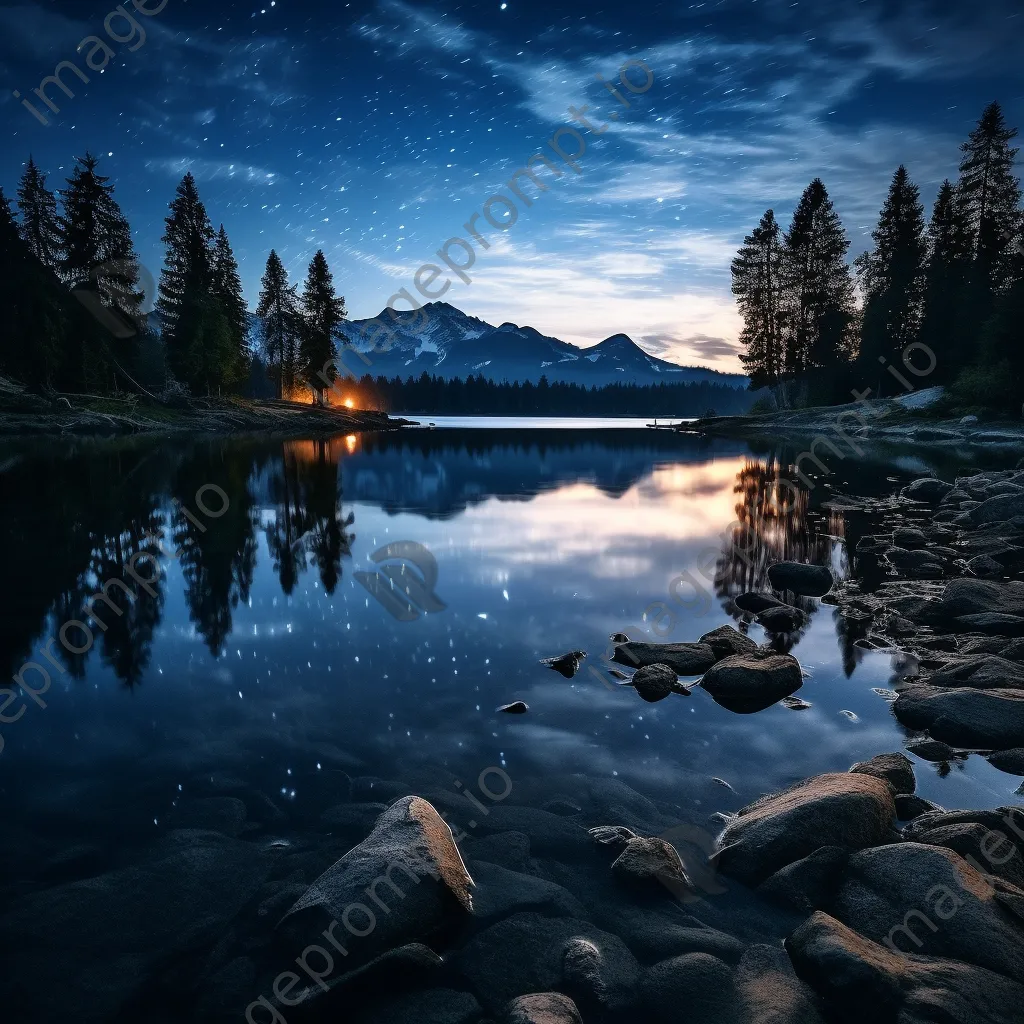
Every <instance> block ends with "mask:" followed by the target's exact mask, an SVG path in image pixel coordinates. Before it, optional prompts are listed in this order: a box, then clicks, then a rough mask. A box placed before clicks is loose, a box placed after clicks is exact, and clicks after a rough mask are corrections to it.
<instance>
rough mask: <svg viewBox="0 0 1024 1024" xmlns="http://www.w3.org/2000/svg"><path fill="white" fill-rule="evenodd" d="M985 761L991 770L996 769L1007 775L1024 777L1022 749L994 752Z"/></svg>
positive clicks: (1023, 752) (1015, 748)
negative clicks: (990, 766)
mask: <svg viewBox="0 0 1024 1024" xmlns="http://www.w3.org/2000/svg"><path fill="white" fill-rule="evenodd" d="M986 760H987V761H988V763H989V764H990V765H992V767H993V768H998V769H999V770H1000V771H1001V772H1006V773H1007V775H1024V747H1014V748H1013V749H1012V750H997V751H994V752H993V753H991V754H989V755H988V756H987V757H986Z"/></svg>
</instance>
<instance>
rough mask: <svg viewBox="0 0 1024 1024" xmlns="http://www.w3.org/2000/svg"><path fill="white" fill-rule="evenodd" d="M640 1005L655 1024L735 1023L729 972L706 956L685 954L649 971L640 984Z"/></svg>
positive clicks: (735, 1004)
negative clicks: (680, 1022) (680, 1023)
mask: <svg viewBox="0 0 1024 1024" xmlns="http://www.w3.org/2000/svg"><path fill="white" fill-rule="evenodd" d="M640 997H641V1001H642V1005H643V1006H644V1008H645V1009H646V1010H647V1012H648V1013H649V1014H650V1018H646V1017H645V1016H643V1015H641V1016H639V1017H638V1018H636V1019H641V1020H643V1019H650V1020H652V1021H654V1022H657V1024H678V1022H679V1021H680V1019H683V1018H681V1016H680V1015H681V1014H682V1013H685V1018H684V1019H685V1020H686V1022H687V1024H722V1022H723V1021H734V1020H737V1019H738V1017H737V1014H738V1011H739V999H738V995H737V992H736V988H735V984H734V981H733V973H732V968H730V967H729V966H728V965H727V964H724V963H722V961H721V960H719V959H717V957H713V956H711V955H710V954H708V953H685V954H683V955H682V956H676V957H672V959H670V960H664V961H662V962H661V963H660V964H656V965H655V966H654V967H651V968H650V969H649V970H648V971H647V973H646V974H645V975H644V977H643V980H642V981H641V984H640Z"/></svg>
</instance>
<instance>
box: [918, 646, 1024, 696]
mask: <svg viewBox="0 0 1024 1024" xmlns="http://www.w3.org/2000/svg"><path fill="white" fill-rule="evenodd" d="M927 681H928V683H929V684H930V685H931V686H974V687H977V688H978V689H979V690H1004V689H1008V690H1020V689H1024V665H1021V664H1020V663H1019V662H1016V661H1007V660H1006V659H1005V658H1000V657H998V656H997V655H994V654H981V655H977V656H974V657H968V658H958V659H957V660H955V661H948V662H946V664H945V665H943V666H942V668H940V669H938V671H936V672H932V673H931V675H929V676H928V680H927Z"/></svg>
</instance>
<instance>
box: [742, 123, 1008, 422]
mask: <svg viewBox="0 0 1024 1024" xmlns="http://www.w3.org/2000/svg"><path fill="white" fill-rule="evenodd" d="M1016 135H1017V132H1016V130H1015V129H1011V128H1009V127H1008V126H1007V125H1006V122H1005V119H1004V116H1003V112H1002V110H1001V108H1000V106H999V104H998V103H992V104H990V105H989V106H988V107H986V109H985V111H984V113H983V114H982V116H981V119H980V120H979V122H978V124H977V126H976V127H975V129H974V130H973V131H972V132H971V133H970V136H969V138H968V139H967V141H966V142H964V144H963V145H962V146H961V153H962V157H961V161H960V166H959V177H958V179H957V181H956V182H955V183H954V182H952V181H950V180H948V179H947V180H946V181H944V182H943V183H942V185H941V187H940V188H939V191H938V196H937V198H936V201H935V206H934V208H933V211H932V215H931V220H930V222H929V223H928V224H927V225H926V223H925V215H924V207H923V206H922V203H921V199H920V190H919V189H918V187H917V185H915V184H914V182H913V181H912V180H911V178H910V175H909V173H908V171H907V168H906V167H904V166H902V165H901V166H900V167H898V168H897V169H896V171H895V173H894V174H893V177H892V181H891V183H890V186H889V192H888V195H887V196H886V198H885V201H884V203H883V205H882V208H881V212H880V214H879V218H878V224H877V226H876V227H875V229H874V231H873V232H872V235H871V238H872V243H873V245H872V248H871V249H870V250H868V251H867V252H865V253H863V254H862V255H860V256H859V257H857V259H856V260H855V261H854V263H853V266H852V267H851V265H850V264H849V262H848V261H847V253H848V251H849V248H850V240H849V238H848V237H847V234H846V231H845V229H844V228H843V225H842V222H841V220H840V218H839V215H838V214H837V213H836V210H835V208H834V207H833V205H832V201H831V199H830V198H829V195H828V192H827V190H826V188H825V185H824V183H823V182H822V181H821V179H820V178H815V180H814V181H812V182H811V184H810V185H808V187H807V189H806V190H805V191H804V193H803V195H802V196H801V198H800V201H799V203H798V204H797V207H796V210H795V211H794V213H793V219H792V222H791V224H790V226H789V229H788V230H787V231H782V229H781V227H780V225H779V224H778V222H777V221H776V219H775V213H774V211H773V210H768V211H767V212H766V213H765V214H764V216H763V217H762V218H761V221H760V223H759V224H758V226H757V227H756V228H755V229H754V230H753V231H752V232H751V233H750V234H749V235H748V236H747V237H746V238H745V239H744V240H743V246H742V248H741V249H740V250H739V252H738V254H737V256H736V258H735V259H734V260H733V263H732V289H733V293H734V295H735V296H736V299H737V302H738V305H739V309H740V313H741V314H742V317H743V330H742V333H741V336H740V340H741V342H742V344H743V346H744V354H743V355H742V356H741V359H742V361H743V364H744V366H745V367H746V370H747V373H748V374H749V375H750V378H751V387H752V388H755V387H771V388H773V390H774V392H775V395H776V398H777V400H778V402H779V403H780V404H781V405H783V406H785V405H788V404H790V403H791V402H794V401H795V402H836V401H840V402H848V401H850V399H851V391H853V390H854V389H859V393H861V394H863V391H864V389H865V388H870V389H871V391H870V395H869V396H865V397H880V396H892V395H894V394H902V393H904V392H905V391H907V390H909V389H910V388H909V387H907V386H906V385H907V384H909V385H910V387H915V386H931V385H935V384H945V385H952V386H953V393H954V394H955V395H959V396H960V397H961V398H962V399H963V400H964V401H965V402H967V403H968V404H978V405H981V406H989V407H998V408H1002V409H1013V410H1014V411H1019V410H1020V405H1021V400H1022V399H1024V344H1022V341H1024V337H1022V324H1024V244H1022V228H1024V213H1022V210H1021V188H1020V183H1019V181H1018V180H1017V178H1016V177H1014V174H1013V167H1014V160H1015V158H1016V155H1017V152H1018V151H1017V149H1015V148H1012V147H1011V142H1012V141H1013V139H1014V138H1015V137H1016ZM858 290H859V292H860V297H861V302H860V304H858V303H857V301H856V294H857V291H858ZM900 377H902V378H903V381H904V382H906V383H903V382H901V381H900ZM908 378H909V380H908Z"/></svg>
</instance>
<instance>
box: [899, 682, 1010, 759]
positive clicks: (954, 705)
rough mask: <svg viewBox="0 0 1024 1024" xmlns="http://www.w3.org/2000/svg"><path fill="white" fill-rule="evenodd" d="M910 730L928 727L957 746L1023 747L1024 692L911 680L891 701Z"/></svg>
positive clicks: (942, 738)
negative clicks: (948, 685)
mask: <svg viewBox="0 0 1024 1024" xmlns="http://www.w3.org/2000/svg"><path fill="white" fill-rule="evenodd" d="M893 713H894V714H895V715H896V717H897V718H898V719H899V720H900V722H902V723H903V724H904V725H906V726H909V727H910V728H911V729H921V730H925V729H926V730H928V732H929V733H930V734H931V735H932V736H933V737H934V738H935V739H939V740H944V741H945V742H946V743H951V744H953V745H954V746H961V747H982V748H985V749H988V750H1006V749H1009V748H1010V747H1019V746H1024V691H1021V690H978V689H974V688H973V687H947V686H928V685H927V684H924V683H911V684H909V685H908V686H907V687H906V688H905V689H904V690H902V691H901V692H900V694H899V696H898V697H897V698H896V700H895V701H894V702H893Z"/></svg>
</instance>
